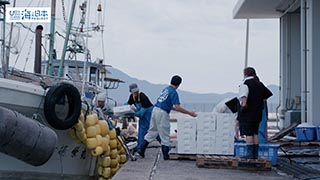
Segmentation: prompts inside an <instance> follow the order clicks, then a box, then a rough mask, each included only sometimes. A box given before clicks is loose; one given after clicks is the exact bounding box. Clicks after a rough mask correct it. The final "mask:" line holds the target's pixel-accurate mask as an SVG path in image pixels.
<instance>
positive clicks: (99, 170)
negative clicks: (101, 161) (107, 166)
mask: <svg viewBox="0 0 320 180" xmlns="http://www.w3.org/2000/svg"><path fill="white" fill-rule="evenodd" d="M98 174H99V176H102V174H103V167H102V166H99V167H98Z"/></svg>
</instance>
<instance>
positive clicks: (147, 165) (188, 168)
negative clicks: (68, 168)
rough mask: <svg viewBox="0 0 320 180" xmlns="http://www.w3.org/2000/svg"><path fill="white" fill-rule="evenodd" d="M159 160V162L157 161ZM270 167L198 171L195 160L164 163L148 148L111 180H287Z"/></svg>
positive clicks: (157, 153)
mask: <svg viewBox="0 0 320 180" xmlns="http://www.w3.org/2000/svg"><path fill="white" fill-rule="evenodd" d="M157 158H159V161H157ZM280 174H281V173H279V172H277V170H276V169H275V168H274V169H272V170H271V171H267V172H266V171H258V172H257V171H245V170H233V169H208V168H198V167H197V166H196V162H195V161H188V160H169V161H164V160H163V159H162V154H161V153H160V148H148V149H147V151H146V157H145V158H144V159H138V160H137V161H128V162H127V163H126V164H125V166H124V167H122V168H121V169H120V170H119V171H118V172H117V174H116V175H115V176H114V177H113V178H112V180H128V179H139V180H149V179H150V180H151V179H152V180H206V179H208V180H213V179H219V180H220V179H222V180H228V179H230V180H259V179H263V180H287V179H293V178H291V177H290V176H288V175H284V174H283V175H280Z"/></svg>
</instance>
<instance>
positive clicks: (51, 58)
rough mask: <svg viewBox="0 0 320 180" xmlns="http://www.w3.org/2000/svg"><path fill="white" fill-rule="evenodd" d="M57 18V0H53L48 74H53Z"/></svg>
mask: <svg viewBox="0 0 320 180" xmlns="http://www.w3.org/2000/svg"><path fill="white" fill-rule="evenodd" d="M55 19H56V0H52V1H51V24H50V35H49V37H50V43H49V61H48V72H47V74H48V75H51V76H52V75H53V66H52V61H53V56H54V54H55V51H54V36H55Z"/></svg>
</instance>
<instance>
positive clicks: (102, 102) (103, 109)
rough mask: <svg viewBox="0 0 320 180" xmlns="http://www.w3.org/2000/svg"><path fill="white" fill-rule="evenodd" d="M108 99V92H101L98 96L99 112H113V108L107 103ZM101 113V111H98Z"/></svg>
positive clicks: (108, 113) (105, 113)
mask: <svg viewBox="0 0 320 180" xmlns="http://www.w3.org/2000/svg"><path fill="white" fill-rule="evenodd" d="M106 99H107V94H106V93H103V92H101V93H99V94H98V95H97V97H96V104H95V105H96V110H97V112H99V111H100V110H101V112H102V113H103V114H104V115H110V114H111V113H112V111H111V108H110V107H109V106H108V105H106ZM98 114H100V113H98Z"/></svg>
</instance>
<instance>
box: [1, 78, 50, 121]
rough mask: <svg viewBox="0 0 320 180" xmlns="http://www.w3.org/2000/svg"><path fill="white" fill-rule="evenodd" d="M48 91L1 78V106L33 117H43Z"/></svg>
mask: <svg viewBox="0 0 320 180" xmlns="http://www.w3.org/2000/svg"><path fill="white" fill-rule="evenodd" d="M45 94H46V91H45V90H44V89H43V88H42V87H41V86H39V85H34V84H31V83H25V82H20V81H16V80H10V79H4V78H0V106H3V107H6V108H9V109H12V110H15V111H18V112H20V113H21V114H23V115H25V116H27V117H32V116H33V115H35V114H39V115H42V116H43V103H44V98H45Z"/></svg>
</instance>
